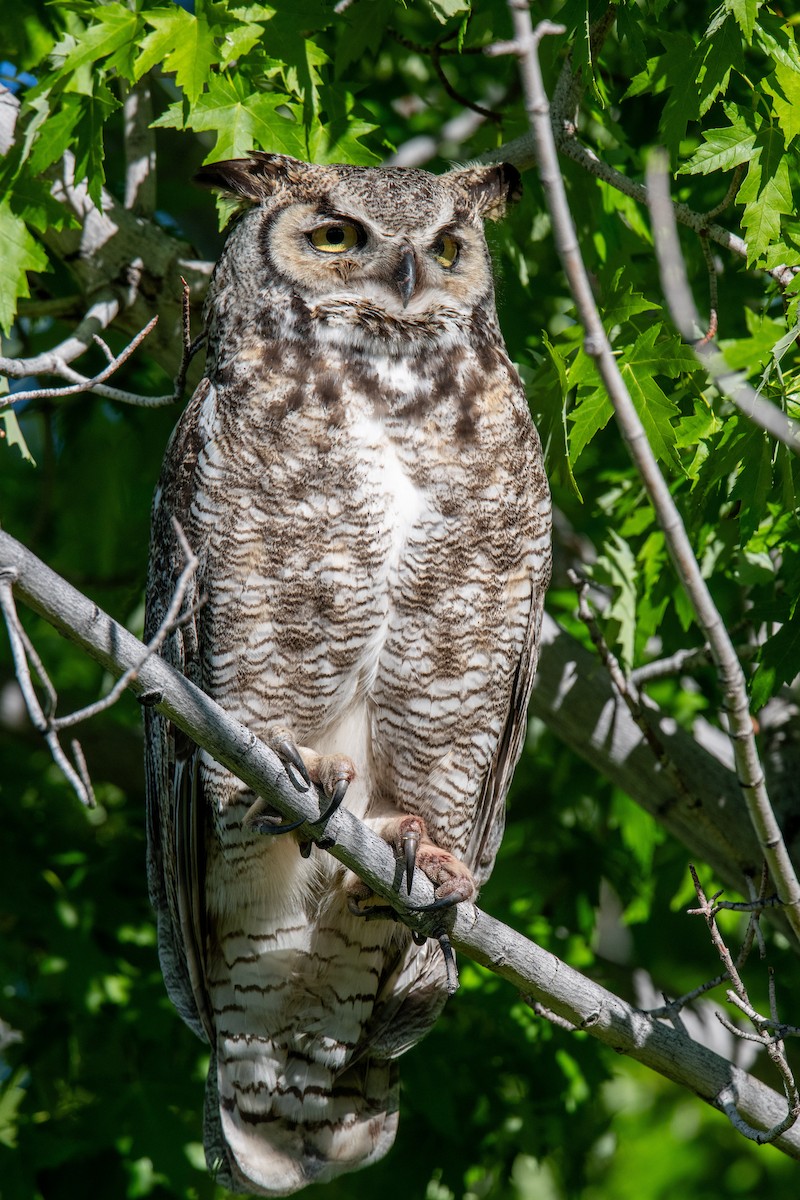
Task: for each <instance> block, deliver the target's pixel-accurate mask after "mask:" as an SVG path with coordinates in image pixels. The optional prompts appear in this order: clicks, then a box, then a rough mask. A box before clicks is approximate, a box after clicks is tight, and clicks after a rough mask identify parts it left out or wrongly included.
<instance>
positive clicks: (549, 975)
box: [0, 532, 800, 1158]
mask: <svg viewBox="0 0 800 1200" xmlns="http://www.w3.org/2000/svg"><path fill="white" fill-rule="evenodd" d="M0 570H2V571H3V572H4V573H7V574H8V575H10V577H11V578H12V579H13V588H14V592H15V594H16V596H17V598H18V599H20V600H22V601H24V602H25V603H26V604H28V605H29V606H30V607H31V608H33V609H34V610H35V611H36V612H38V613H40V614H41V615H42V616H43V617H44V618H45V619H46V620H47V621H49V622H50V623H51V624H52V625H53V626H55V628H56V629H58V630H59V631H60V632H61V633H62V634H64V636H66V637H68V638H70V639H71V640H72V641H74V642H76V643H77V644H78V645H79V646H81V647H82V648H83V649H85V650H86V651H87V652H88V653H90V654H91V655H92V657H94V658H95V659H96V660H97V661H98V662H100V663H101V664H102V665H103V666H104V667H106V668H107V669H108V670H109V671H111V672H112V673H113V674H114V675H121V674H122V673H123V672H124V671H126V670H128V669H129V668H131V667H132V666H134V665H136V664H138V663H141V660H142V656H143V654H144V653H145V650H146V648H145V647H144V646H143V645H142V643H141V642H139V641H138V639H137V638H135V637H134V636H133V635H132V634H131V633H129V632H128V631H127V630H126V629H124V628H123V627H122V626H121V625H118V624H117V623H116V622H115V621H113V620H112V619H111V618H110V617H109V616H107V615H106V614H105V613H104V612H102V611H101V610H100V609H99V608H98V607H97V605H96V604H94V603H92V601H91V600H89V599H88V598H87V597H85V596H83V595H81V593H80V592H78V591H76V590H75V589H74V588H73V587H71V586H70V585H69V584H68V583H67V582H66V581H65V580H63V579H61V578H60V576H58V575H56V574H55V572H53V571H51V570H50V569H49V568H48V567H47V566H45V564H44V563H42V562H41V561H40V560H39V559H37V558H36V556H35V555H33V554H32V553H31V552H30V551H29V550H26V549H25V547H24V546H22V545H21V544H20V543H19V542H17V541H15V540H14V539H13V538H11V537H10V536H9V535H8V534H5V533H1V532H0ZM131 688H132V690H133V691H134V693H135V694H137V695H138V696H139V697H141V698H142V699H143V700H144V701H145V702H147V703H156V704H157V706H158V708H159V710H160V711H161V712H162V713H164V715H165V716H167V717H169V719H170V720H172V721H174V722H175V724H176V725H178V726H179V727H180V728H181V729H182V730H184V731H185V732H186V733H187V734H188V735H189V736H190V737H191V738H193V739H194V740H195V741H196V742H197V743H198V744H200V745H202V746H203V747H204V748H205V749H206V750H208V751H209V752H210V753H211V754H213V755H214V757H215V758H217V759H218V760H219V761H220V762H221V763H223V764H224V765H225V766H227V767H228V768H230V769H231V770H232V771H234V772H235V773H236V775H238V776H239V778H240V779H242V780H244V782H245V783H246V784H247V785H248V786H249V787H251V788H252V789H253V790H254V791H256V792H257V793H259V794H260V795H264V796H266V797H267V798H268V799H269V802H270V803H271V804H274V805H275V807H276V808H278V809H279V811H280V812H281V813H282V814H283V815H284V816H286V817H287V818H289V819H302V818H305V819H306V820H309V821H310V822H313V820H314V818H315V817H317V816H318V813H319V808H318V805H317V803H316V800H315V797H314V795H313V794H312V793H311V792H310V791H309V792H307V793H298V792H297V791H296V790H295V788H294V786H293V785H292V784H291V783H290V782H289V780H288V778H287V776H286V773H285V771H284V769H283V767H282V765H281V763H280V761H279V760H278V758H277V757H276V756H275V755H274V754H273V753H272V752H271V751H270V750H269V749H268V748H267V747H266V746H265V745H264V744H263V743H262V742H260V741H259V740H258V739H257V738H256V737H255V736H254V735H253V734H252V733H250V732H248V730H247V729H245V728H244V726H242V725H240V724H239V722H238V721H235V720H234V719H233V718H231V717H230V716H229V715H228V714H227V713H225V712H224V710H223V709H221V708H220V707H219V706H218V705H217V704H215V703H214V702H213V701H212V700H210V699H209V697H207V696H205V695H204V694H203V693H202V692H200V691H199V690H198V689H197V688H196V687H194V686H193V685H192V684H191V683H190V682H189V681H188V680H187V679H185V678H184V677H183V676H181V675H179V674H178V673H177V672H175V671H174V670H172V669H171V668H170V667H169V666H168V665H167V664H166V663H164V662H162V661H161V659H159V658H156V657H151V658H149V659H147V660H146V661H145V662H144V664H143V665H141V666H140V667H139V670H138V674H137V677H136V678H135V679H134V680H133V681H132V683H131ZM315 832H316V833H317V835H318V834H319V832H320V830H319V826H317V827H316V830H315ZM325 832H326V834H327V835H328V837H330V838H332V839H333V842H334V844H333V845H332V846H331V848H330V853H331V854H333V855H334V857H336V858H337V859H338V860H339V861H340V862H342V863H344V865H345V866H347V867H349V868H351V869H352V870H354V871H355V872H357V874H358V875H359V876H360V877H361V878H362V879H364V880H365V881H366V882H367V883H368V884H369V886H370V887H371V888H373V889H374V890H375V891H376V892H377V893H378V894H379V895H381V896H383V897H385V898H386V899H387V900H390V901H392V900H394V901H395V903H397V899H398V885H399V882H400V876H401V873H402V864H401V863H399V862H397V861H396V860H395V857H394V854H393V853H392V851H391V849H390V848H389V846H388V845H387V844H386V843H385V842H383V841H382V840H381V839H380V838H379V837H378V836H377V835H376V834H374V833H373V832H372V831H371V830H369V829H368V828H367V827H366V826H365V825H364V824H363V823H362V822H361V821H359V820H358V819H357V818H356V817H354V816H353V815H352V814H351V813H349V812H347V811H346V810H345V809H339V810H338V811H337V812H336V813H334V815H333V816H332V817H331V818H330V820H329V821H328V822H327V824H326V828H325ZM301 833H302V831H301ZM431 898H432V889H431V885H430V883H429V882H428V881H427V880H426V879H424V878H422V877H421V875H420V873H419V872H418V873H417V877H416V878H415V880H414V885H413V889H412V895H411V903H413V904H424V903H426V902H430V900H431ZM398 907H399V908H402V905H398ZM404 919H406V915H405V914H404ZM449 919H450V920H451V921H452V926H451V928H450V929H449V934H450V938H451V941H452V944H453V945H454V946H455V947H456V948H457V949H459V950H461V951H462V952H463V953H464V954H466V955H468V956H469V957H470V958H472V959H474V961H476V962H478V963H481V964H482V965H483V966H486V967H488V968H489V969H490V970H492V971H494V972H495V973H496V974H497V975H499V976H501V977H502V978H503V979H506V980H507V981H508V982H509V983H511V984H512V985H513V986H514V987H516V988H518V989H519V990H520V991H522V992H523V993H524V994H525V995H527V996H531V997H532V998H533V1000H534V1001H535V1002H536V1003H538V1004H539V1006H540V1008H541V1010H542V1011H544V1010H545V1009H547V1010H550V1011H551V1012H553V1013H554V1014H555V1015H556V1016H557V1017H559V1018H561V1019H562V1020H566V1021H568V1022H570V1023H572V1024H573V1025H574V1026H576V1027H577V1028H580V1029H583V1030H586V1031H587V1032H588V1033H590V1034H591V1035H592V1036H593V1037H596V1038H598V1039H599V1040H600V1041H602V1042H604V1043H605V1044H606V1045H608V1046H611V1047H613V1049H615V1050H616V1051H618V1052H619V1053H622V1054H628V1055H630V1056H631V1057H632V1058H635V1059H636V1060H637V1061H639V1062H641V1063H644V1064H645V1065H646V1066H649V1067H650V1068H651V1069H653V1070H654V1071H657V1072H658V1073H659V1074H661V1075H663V1076H665V1077H666V1078H667V1079H670V1080H673V1081H674V1082H675V1083H678V1084H680V1085H681V1086H683V1087H687V1088H689V1089H690V1090H691V1091H693V1092H695V1093H696V1094H697V1095H698V1096H700V1097H701V1098H702V1099H703V1100H705V1101H706V1102H707V1103H709V1104H711V1105H713V1106H714V1107H716V1108H719V1109H720V1110H721V1111H724V1110H725V1108H726V1106H728V1107H729V1106H730V1104H731V1102H732V1098H733V1099H734V1100H735V1105H736V1110H737V1112H738V1113H739V1114H740V1115H741V1116H742V1118H743V1119H744V1120H746V1121H747V1122H748V1124H749V1125H751V1126H753V1127H755V1128H763V1129H769V1128H771V1127H772V1126H775V1125H777V1124H778V1123H779V1122H780V1120H781V1119H782V1117H783V1115H784V1113H785V1108H786V1105H785V1101H784V1099H783V1097H782V1096H781V1095H780V1094H779V1093H778V1092H776V1091H774V1090H773V1089H772V1088H770V1087H768V1086H767V1085H766V1084H764V1083H762V1082H761V1081H759V1080H757V1079H755V1078H754V1077H753V1076H751V1075H749V1074H748V1073H747V1072H745V1071H742V1070H741V1069H739V1068H737V1067H734V1066H733V1065H732V1064H731V1063H730V1062H728V1061H727V1060H726V1059H724V1058H722V1057H721V1056H720V1055H718V1054H715V1053H714V1052H713V1051H711V1050H709V1049H707V1048H706V1047H704V1046H701V1045H699V1044H698V1043H696V1042H694V1041H692V1040H691V1039H690V1038H689V1037H688V1036H687V1035H686V1034H685V1033H684V1032H683V1031H682V1030H681V1029H676V1028H673V1027H672V1026H671V1025H669V1024H666V1023H665V1022H663V1021H661V1020H658V1019H655V1018H653V1017H651V1016H648V1015H647V1014H646V1013H643V1012H641V1011H640V1010H638V1009H636V1008H634V1007H633V1006H632V1005H630V1004H628V1003H627V1002H626V1001H624V1000H622V999H620V998H619V997H618V996H615V995H614V994H613V993H612V992H609V991H608V990H607V989H605V988H603V987H601V986H600V985H599V984H597V983H595V982H594V981H593V980H591V979H588V978H587V977H586V976H584V975H581V974H580V973H579V972H578V971H575V970H574V969H573V968H571V967H569V966H568V965H567V964H566V963H564V962H562V961H561V960H560V959H558V958H557V957H556V956H555V955H553V954H550V953H549V952H548V951H546V950H543V949H542V948H541V947H539V946H537V945H535V943H533V942H530V941H529V940H528V939H527V938H525V937H523V936H522V935H521V934H519V933H516V932H515V931H514V930H512V929H510V928H509V927H508V926H505V925H502V924H501V923H500V922H499V921H496V920H494V919H493V918H492V917H490V916H488V915H487V914H486V913H483V912H481V911H480V909H478V908H475V907H474V906H472V905H460V906H459V909H458V911H457V912H455V913H453V914H452V915H451V917H450V918H449ZM407 921H408V924H409V925H411V926H412V928H416V929H418V930H420V931H422V932H425V931H427V930H428V928H429V923H430V921H431V918H430V917H427V918H426V917H425V916H424V915H421V914H418V913H416V914H415V913H411V914H408V916H407ZM774 1144H775V1145H776V1146H777V1147H778V1148H779V1149H781V1150H782V1151H784V1153H786V1154H788V1155H790V1156H791V1157H793V1158H800V1130H798V1129H797V1128H796V1127H793V1128H791V1129H788V1130H786V1131H785V1132H784V1133H783V1134H782V1135H781V1136H780V1137H779V1138H778V1139H777V1141H776V1142H775V1143H774Z"/></svg>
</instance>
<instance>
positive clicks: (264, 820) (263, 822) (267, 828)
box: [248, 817, 305, 837]
mask: <svg viewBox="0 0 800 1200" xmlns="http://www.w3.org/2000/svg"><path fill="white" fill-rule="evenodd" d="M248 824H249V825H250V828H251V829H254V830H255V831H256V833H266V834H267V835H268V836H269V837H277V836H278V834H280V833H292V832H293V831H294V830H295V829H299V828H300V826H301V825H305V821H291V822H290V823H289V824H288V825H282V824H280V823H276V822H275V821H274V820H273V819H272V818H270V817H256V818H255V820H253V821H249V822H248Z"/></svg>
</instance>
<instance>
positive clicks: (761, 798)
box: [506, 0, 800, 938]
mask: <svg viewBox="0 0 800 1200" xmlns="http://www.w3.org/2000/svg"><path fill="white" fill-rule="evenodd" d="M509 9H510V11H511V16H512V20H513V23H514V32H515V41H514V42H513V43H511V45H510V46H506V49H511V50H513V53H515V54H516V55H517V56H518V58H519V60H520V73H521V77H522V84H523V90H524V94H525V101H526V108H527V111H528V117H529V120H530V123H531V129H532V131H533V134H534V138H535V141H536V152H537V159H538V162H539V173H540V178H541V182H542V187H543V189H544V193H545V197H546V199H547V204H548V208H549V211H550V216H551V220H552V223H553V232H554V237H555V242H556V247H557V249H558V252H559V256H560V258H561V262H562V264H563V267H564V270H565V273H566V275H567V279H568V281H569V285H570V289H571V291H572V294H573V296H574V298H575V303H576V306H577V309H578V314H579V317H580V320H581V322H582V324H583V327H584V330H585V339H584V351H585V353H586V354H587V355H588V356H589V357H591V358H593V359H594V360H595V362H596V364H597V369H598V371H599V373H600V376H601V378H602V380H603V382H604V384H605V386H606V389H607V391H608V394H609V397H610V399H611V402H612V404H613V406H614V409H615V412H616V416H617V420H618V422H619V426H620V429H621V432H622V435H623V438H624V439H625V442H626V443H627V446H628V450H629V453H630V455H631V458H632V459H633V462H634V464H635V466H636V468H637V470H638V472H639V475H640V477H641V479H642V482H643V484H644V486H645V489H646V491H647V494H648V497H649V499H650V502H651V504H652V505H653V508H654V510H655V512H656V515H657V517H658V520H659V523H660V524H661V527H662V529H663V530H664V536H665V541H666V544H667V547H668V549H669V552H670V557H671V558H672V562H673V566H674V568H675V571H676V573H677V575H678V578H679V579H680V581H681V584H682V586H683V588H684V590H685V592H686V595H687V597H688V599H689V601H690V603H691V605H692V608H693V610H694V613H695V618H696V620H697V622H698V624H699V626H700V628H701V629H702V631H703V634H704V636H705V638H706V640H707V641H708V644H709V647H710V649H711V654H712V657H713V659H714V664H715V667H716V670H717V674H718V677H719V680H720V683H721V686H722V692H723V696H724V702H725V706H726V712H727V717H728V721H729V736H730V738H731V742H732V745H733V753H734V758H735V761H736V767H737V774H738V777H739V782H740V786H741V788H742V793H743V795H744V797H745V801H746V803H747V808H748V812H749V813H750V818H751V820H752V822H753V826H754V828H755V831H756V834H757V836H758V839H759V843H760V845H761V848H762V851H763V853H764V857H765V858H766V859H767V862H768V863H769V867H770V871H771V873H772V877H773V879H774V880H775V883H776V886H777V890H778V894H779V895H780V898H781V901H782V903H783V904H784V905H785V909H786V915H787V919H788V920H789V923H790V925H791V927H792V929H793V931H794V933H795V936H796V937H798V938H800V883H798V880H797V876H796V874H795V871H794V867H793V866H792V863H791V860H790V858H789V855H788V853H787V850H786V845H785V843H784V840H783V836H782V834H781V831H780V828H779V826H778V823H777V821H776V820H775V814H774V813H773V811H772V807H771V805H770V803H769V797H768V796H767V791H766V786H765V782H764V773H763V770H762V768H761V763H760V761H759V757H758V750H757V748H756V743H755V735H754V731H753V723H752V719H751V716H750V708H749V703H748V698H747V687H746V683H745V678H744V672H743V671H742V667H741V664H740V663H739V660H738V658H737V657H736V653H735V651H734V648H733V645H732V643H731V640H730V637H729V635H728V632H727V630H726V628H725V625H724V623H723V621H722V618H721V616H720V614H719V611H718V609H717V607H716V605H715V604H714V601H713V599H712V597H711V593H710V591H709V589H708V585H707V583H706V580H705V579H704V578H703V575H702V572H701V570H700V566H699V564H698V562H697V559H696V558H695V555H694V552H693V550H692V546H691V543H690V541H689V538H688V535H687V533H686V529H685V527H684V524H683V521H682V520H681V517H680V514H679V512H678V510H677V508H676V506H675V502H674V500H673V498H672V495H671V493H670V490H669V488H668V486H667V484H666V481H665V480H664V477H663V476H662V474H661V472H660V470H659V468H658V463H657V462H656V458H655V455H654V454H653V451H652V449H651V447H650V444H649V442H648V440H647V435H646V433H645V430H644V427H643V425H642V422H641V419H640V418H639V415H638V413H637V411H636V408H635V406H634V404H633V401H632V400H631V396H630V393H629V392H628V389H627V388H626V386H625V382H624V380H623V378H622V375H621V372H620V369H619V366H618V364H617V361H616V359H615V357H614V354H613V351H612V349H611V346H610V344H609V341H608V338H607V336H606V333H605V330H604V328H603V323H602V321H601V319H600V314H599V313H598V310H597V306H596V304H595V301H594V296H593V294H592V289H591V285H590V283H589V279H588V276H587V273H586V268H585V266H584V263H583V260H582V258H581V253H580V247H579V245H578V241H577V236H576V233H575V227H574V224H573V221H572V216H571V213H570V211H569V206H568V204H567V197H566V192H565V189H564V182H563V179H562V178H561V173H560V171H559V166H558V156H557V152H556V147H555V143H554V140H553V130H552V125H551V122H550V115H549V106H548V102H547V96H546V94H545V90H544V85H543V82H542V75H541V68H540V65H539V59H538V48H539V43H540V42H541V40H542V38H543V37H545V36H547V35H548V34H553V33H561V32H564V30H563V27H562V26H556V25H553V24H552V23H551V22H549V21H543V22H541V23H540V24H539V26H538V27H537V30H536V33H535V34H534V31H533V27H532V25H531V18H530V13H529V11H528V6H527V3H522V0H509Z"/></svg>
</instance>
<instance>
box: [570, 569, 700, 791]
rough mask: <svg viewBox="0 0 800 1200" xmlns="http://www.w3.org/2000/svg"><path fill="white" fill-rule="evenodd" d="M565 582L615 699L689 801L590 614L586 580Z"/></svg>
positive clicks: (637, 696)
mask: <svg viewBox="0 0 800 1200" xmlns="http://www.w3.org/2000/svg"><path fill="white" fill-rule="evenodd" d="M567 578H568V579H569V581H570V583H571V584H572V586H573V587H574V588H575V590H576V592H577V594H578V616H579V617H580V619H581V620H582V621H583V623H584V625H585V626H586V628H587V629H588V631H589V636H590V637H591V639H592V641H593V642H594V645H595V647H596V649H597V653H598V655H599V656H600V661H601V662H602V663H603V666H604V667H605V668H606V670H607V671H608V674H609V678H610V679H611V683H612V685H613V687H614V690H615V691H616V693H617V695H618V696H619V697H620V699H621V700H622V701H623V703H624V704H625V706H626V708H627V709H628V712H629V713H630V714H631V717H632V718H633V720H634V721H635V722H636V725H637V726H638V728H639V729H640V730H641V733H642V737H643V738H644V740H645V742H646V743H647V745H648V746H649V748H650V750H651V751H652V753H653V757H654V758H655V760H656V762H657V763H658V765H659V766H660V767H661V769H662V770H663V771H664V773H665V774H666V775H667V776H668V778H669V780H670V782H671V784H672V786H673V787H674V789H675V791H676V793H677V794H678V795H680V796H683V797H684V799H686V800H691V799H692V793H691V791H690V789H689V788H688V787H687V786H686V783H685V782H684V780H683V777H682V775H681V773H680V771H679V770H678V768H677V766H676V764H675V763H674V762H673V760H672V759H671V758H670V756H669V755H668V754H667V752H666V749H665V748H664V744H663V742H662V741H661V740H660V738H659V737H658V735H657V733H656V731H655V729H654V728H653V725H652V723H651V721H650V720H649V719H648V716H647V713H646V712H645V710H644V708H643V706H642V698H641V696H640V694H639V691H638V689H637V687H636V685H635V684H634V683H633V682H632V680H631V679H630V677H629V676H626V674H625V672H624V671H623V670H622V667H621V666H620V665H619V662H618V660H617V657H616V655H615V654H614V653H613V652H612V650H611V648H610V646H609V645H608V643H607V642H606V639H605V638H604V637H603V634H602V631H601V629H600V626H599V625H598V623H597V620H596V618H595V615H594V613H593V612H592V610H591V608H590V606H589V601H588V598H587V593H588V590H589V583H588V580H586V579H584V578H582V577H581V576H579V575H578V574H577V572H576V571H573V570H569V571H567Z"/></svg>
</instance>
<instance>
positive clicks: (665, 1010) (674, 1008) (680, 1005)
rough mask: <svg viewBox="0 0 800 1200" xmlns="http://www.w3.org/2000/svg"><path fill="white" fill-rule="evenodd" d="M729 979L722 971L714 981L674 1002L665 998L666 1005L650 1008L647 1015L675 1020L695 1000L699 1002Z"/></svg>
mask: <svg viewBox="0 0 800 1200" xmlns="http://www.w3.org/2000/svg"><path fill="white" fill-rule="evenodd" d="M727 978H728V976H727V973H726V972H725V971H722V972H720V974H719V975H715V976H714V978H713V979H707V980H706V982H705V983H701V984H699V985H698V986H697V987H696V988H692V990H691V991H690V992H684V993H683V995H682V996H677V997H676V998H675V999H674V1000H668V999H667V997H666V996H665V997H664V1004H663V1005H662V1006H661V1007H660V1008H648V1010H647V1013H648V1015H649V1016H651V1017H670V1018H673V1017H674V1016H675V1014H677V1013H679V1012H680V1011H681V1009H684V1008H686V1005H687V1004H691V1003H692V1001H694V1000H699V999H700V997H701V996H705V994H706V992H711V991H713V990H714V988H716V987H719V986H720V984H722V983H724V982H725V980H726V979H727Z"/></svg>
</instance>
